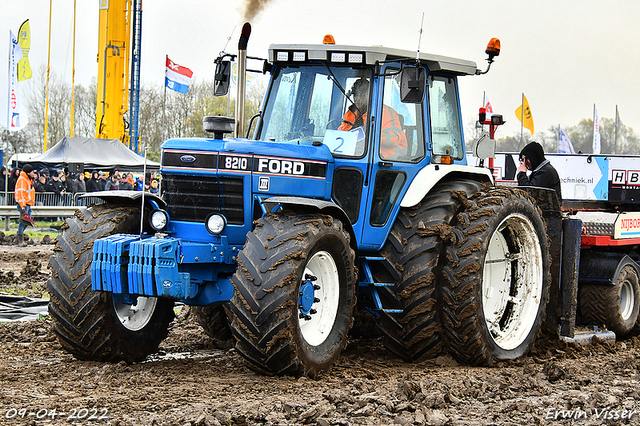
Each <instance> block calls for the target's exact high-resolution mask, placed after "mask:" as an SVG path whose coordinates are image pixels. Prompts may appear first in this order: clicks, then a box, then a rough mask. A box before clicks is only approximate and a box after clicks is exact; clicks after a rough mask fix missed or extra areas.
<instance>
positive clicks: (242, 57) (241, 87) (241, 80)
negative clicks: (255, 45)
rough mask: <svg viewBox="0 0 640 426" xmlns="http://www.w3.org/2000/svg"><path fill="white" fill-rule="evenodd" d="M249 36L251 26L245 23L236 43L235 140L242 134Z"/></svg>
mask: <svg viewBox="0 0 640 426" xmlns="http://www.w3.org/2000/svg"><path fill="white" fill-rule="evenodd" d="M250 35H251V24H250V23H248V22H245V23H244V25H243V26H242V33H241V34H240V40H239V41H238V78H237V84H236V86H237V89H238V91H237V94H236V138H242V137H243V134H244V98H245V92H246V89H247V87H246V86H247V43H248V42H249V36H250Z"/></svg>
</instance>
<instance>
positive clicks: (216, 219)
mask: <svg viewBox="0 0 640 426" xmlns="http://www.w3.org/2000/svg"><path fill="white" fill-rule="evenodd" d="M205 226H206V227H207V231H209V232H211V233H212V234H213V235H218V234H220V233H221V232H222V231H223V230H224V227H225V226H227V220H226V219H225V218H224V216H222V215H219V214H217V213H211V214H210V215H209V216H207V220H206V222H205Z"/></svg>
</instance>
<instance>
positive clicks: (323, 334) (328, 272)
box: [298, 251, 340, 346]
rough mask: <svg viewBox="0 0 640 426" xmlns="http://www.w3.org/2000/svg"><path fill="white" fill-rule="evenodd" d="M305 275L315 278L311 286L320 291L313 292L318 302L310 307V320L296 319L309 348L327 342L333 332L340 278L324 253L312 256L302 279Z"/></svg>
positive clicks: (329, 257)
mask: <svg viewBox="0 0 640 426" xmlns="http://www.w3.org/2000/svg"><path fill="white" fill-rule="evenodd" d="M307 274H309V275H313V276H314V277H316V278H317V280H316V281H314V282H313V284H315V285H318V286H320V289H318V290H315V294H314V295H315V297H316V298H318V299H320V301H319V302H315V303H313V305H312V306H311V308H312V309H314V310H315V311H316V313H314V314H311V315H310V317H311V319H309V320H307V319H304V318H298V324H299V326H300V332H301V334H302V337H303V338H304V340H305V341H306V342H307V343H308V344H309V345H311V346H318V345H320V344H322V343H323V342H324V341H325V340H327V337H329V334H331V330H333V324H334V323H335V320H336V316H337V314H338V305H339V302H340V277H339V276H338V268H337V267H336V262H335V261H334V260H333V257H332V256H331V255H330V254H329V253H328V252H326V251H319V252H317V253H316V254H314V255H313V257H312V258H311V260H309V262H308V263H307V265H306V266H305V268H304V273H303V274H302V277H304V276H305V275H307Z"/></svg>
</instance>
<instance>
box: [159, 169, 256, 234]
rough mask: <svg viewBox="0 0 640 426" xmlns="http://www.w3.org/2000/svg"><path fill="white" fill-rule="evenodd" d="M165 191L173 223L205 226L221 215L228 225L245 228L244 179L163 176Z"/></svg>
mask: <svg viewBox="0 0 640 426" xmlns="http://www.w3.org/2000/svg"><path fill="white" fill-rule="evenodd" d="M162 190H163V194H164V196H163V198H164V200H165V201H166V203H167V208H168V209H169V213H170V214H171V219H172V220H182V221H187V222H201V223H204V221H205V219H206V218H207V216H208V215H209V214H211V213H220V214H222V215H224V216H225V217H226V218H227V223H229V224H232V225H242V224H244V200H243V198H242V195H243V190H242V178H232V177H216V176H214V177H209V176H207V177H204V176H180V175H164V176H163V178H162Z"/></svg>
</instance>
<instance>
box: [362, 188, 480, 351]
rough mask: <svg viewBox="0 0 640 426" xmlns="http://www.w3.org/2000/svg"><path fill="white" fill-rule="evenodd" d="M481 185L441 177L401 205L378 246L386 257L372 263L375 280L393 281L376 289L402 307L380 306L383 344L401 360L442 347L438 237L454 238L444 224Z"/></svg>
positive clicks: (390, 303) (388, 303) (386, 301)
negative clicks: (413, 201)
mask: <svg viewBox="0 0 640 426" xmlns="http://www.w3.org/2000/svg"><path fill="white" fill-rule="evenodd" d="M481 187H482V184H481V183H479V182H476V181H455V182H443V183H441V184H439V185H438V186H436V187H435V188H434V189H433V191H432V192H431V193H430V194H429V195H428V196H427V197H425V199H424V200H423V201H422V202H421V203H420V204H419V205H418V206H416V207H415V208H411V209H402V210H401V211H400V213H399V214H398V217H397V219H396V222H395V223H394V225H393V228H392V229H391V233H390V234H389V237H388V239H387V243H386V244H385V246H384V248H383V249H382V252H381V254H382V255H383V256H384V258H385V259H386V262H384V264H383V265H375V264H374V265H372V267H374V268H375V269H374V277H375V278H376V281H378V282H391V283H394V286H393V287H382V288H380V289H379V290H378V291H379V293H380V296H381V298H382V300H383V307H387V308H393V309H402V310H403V312H402V313H401V314H397V313H385V312H381V313H380V318H379V320H378V329H379V332H380V333H381V334H382V336H384V339H383V341H384V345H385V347H386V348H387V350H389V351H390V352H391V353H393V354H395V355H397V356H399V357H401V358H403V359H404V360H406V361H416V360H420V359H422V358H429V357H435V356H437V355H439V354H440V353H441V352H442V351H443V349H444V338H443V331H442V327H441V324H440V317H439V306H440V301H439V300H440V294H439V289H438V285H437V284H438V277H439V268H440V261H441V257H442V256H441V255H442V253H443V246H442V241H443V240H448V239H452V238H454V239H455V238H456V237H455V235H454V231H455V228H451V226H450V225H449V224H450V223H451V221H452V220H453V219H454V218H455V216H456V214H457V213H458V212H459V210H460V208H461V206H462V204H463V203H464V200H465V199H466V198H467V197H469V196H471V194H474V193H475V192H477V191H478V190H480V188H481ZM382 268H384V269H382Z"/></svg>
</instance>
